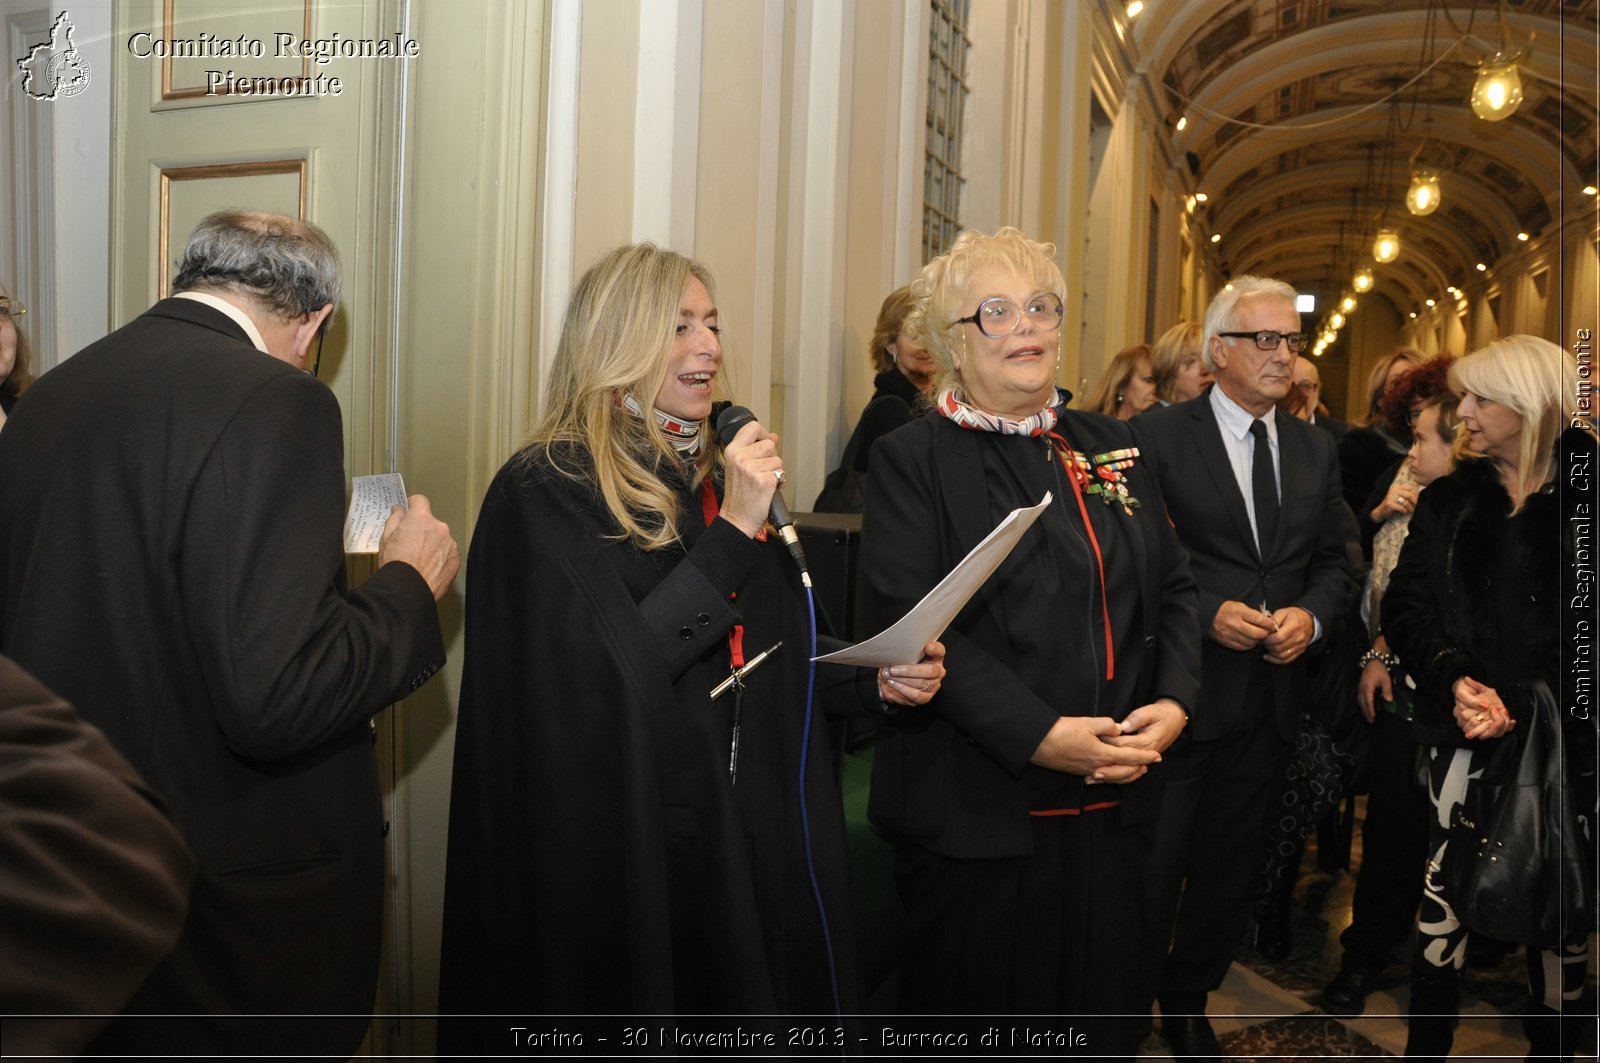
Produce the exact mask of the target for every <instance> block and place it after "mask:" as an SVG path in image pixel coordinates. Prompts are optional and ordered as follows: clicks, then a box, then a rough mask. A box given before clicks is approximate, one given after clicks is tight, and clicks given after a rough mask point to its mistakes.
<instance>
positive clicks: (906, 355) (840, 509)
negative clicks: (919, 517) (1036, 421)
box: [811, 287, 934, 513]
mask: <svg viewBox="0 0 1600 1063" xmlns="http://www.w3.org/2000/svg"><path fill="white" fill-rule="evenodd" d="M910 306H911V289H910V288H909V287H907V288H897V289H895V290H894V291H893V292H890V293H889V297H888V298H886V299H885V300H884V301H883V307H882V308H881V309H880V310H879V311H878V323H877V325H876V326H875V327H874V328H873V330H872V342H871V344H870V345H869V346H868V348H867V354H868V357H870V358H871V359H872V368H873V370H874V371H876V373H877V376H875V377H873V380H872V387H873V392H872V399H871V401H870V402H868V403H867V408H866V409H865V410H864V411H862V414H861V420H859V421H857V422H856V428H855V431H854V432H852V433H851V434H850V441H849V442H848V443H846V444H845V447H844V454H843V456H842V457H841V458H840V460H839V467H838V468H837V469H835V470H833V472H831V473H829V474H828V478H827V481H826V482H825V483H824V484H823V487H822V493H821V494H819V495H818V496H817V500H816V502H815V503H813V504H812V506H811V508H812V510H813V511H814V512H817V513H860V512H861V509H862V507H863V505H864V504H865V501H866V482H867V459H868V457H869V456H870V455H871V453H872V444H873V443H875V442H877V440H878V439H879V437H881V436H886V435H888V434H889V433H890V432H893V431H894V430H895V429H896V428H899V427H900V426H901V425H903V424H905V423H906V422H907V421H909V420H911V418H912V417H913V416H915V415H917V414H919V413H922V412H923V411H925V410H926V409H927V408H928V399H927V391H928V388H929V386H930V383H931V381H932V379H933V370H934V364H933V358H932V357H931V356H930V355H929V354H928V352H927V351H926V350H924V349H923V348H921V347H919V346H918V345H917V343H916V341H914V340H912V339H911V338H910V337H908V336H907V335H906V334H905V333H904V332H903V331H902V330H901V327H900V326H901V324H902V322H903V321H904V320H905V316H906V311H907V310H908V309H909V308H910Z"/></svg>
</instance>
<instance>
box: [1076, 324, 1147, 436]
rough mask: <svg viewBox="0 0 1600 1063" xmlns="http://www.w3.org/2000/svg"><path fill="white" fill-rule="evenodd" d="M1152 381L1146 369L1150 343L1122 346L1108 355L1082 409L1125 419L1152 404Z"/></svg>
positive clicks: (1141, 411) (1132, 416)
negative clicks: (1098, 380) (1113, 353)
mask: <svg viewBox="0 0 1600 1063" xmlns="http://www.w3.org/2000/svg"><path fill="white" fill-rule="evenodd" d="M1156 401H1157V396H1156V381H1155V377H1154V376H1153V375H1152V373H1151V369H1150V345H1149V344H1148V343H1137V344H1134V345H1133V346H1132V347H1124V348H1123V349H1122V350H1120V351H1118V352H1117V353H1116V356H1115V357H1114V358H1112V359H1111V364H1110V365H1108V366H1106V371H1105V372H1104V373H1102V374H1101V376H1100V382H1099V383H1098V384H1096V385H1095V387H1094V391H1092V392H1091V393H1090V394H1089V398H1088V401H1087V402H1086V403H1085V404H1084V409H1086V410H1090V411H1092V412H1094V413H1103V414H1105V415H1106V416H1107V417H1115V418H1116V419H1117V420H1119V421H1127V420H1131V419H1132V418H1134V417H1136V416H1138V415H1139V414H1141V413H1143V412H1144V411H1146V410H1148V409H1150V408H1151V407H1152V406H1154V405H1155V404H1156Z"/></svg>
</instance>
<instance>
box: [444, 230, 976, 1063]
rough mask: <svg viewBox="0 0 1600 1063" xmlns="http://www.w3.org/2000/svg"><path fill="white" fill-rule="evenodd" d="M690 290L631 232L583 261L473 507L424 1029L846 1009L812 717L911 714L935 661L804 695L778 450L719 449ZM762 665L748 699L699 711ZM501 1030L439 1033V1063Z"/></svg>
mask: <svg viewBox="0 0 1600 1063" xmlns="http://www.w3.org/2000/svg"><path fill="white" fill-rule="evenodd" d="M712 290H713V286H712V281H711V275H710V274H709V273H708V272H707V271H706V270H705V268H704V267H703V266H701V265H699V264H698V263H695V262H692V261H690V260H689V259H687V258H685V257H683V256H682V255H679V254H676V253H674V252H672V251H667V250H663V249H660V248H657V247H655V246H653V245H651V244H637V245H633V246H628V247H622V248H618V249H616V250H614V251H612V252H610V253H609V254H607V255H605V256H604V257H603V258H602V259H601V260H600V261H599V262H597V263H596V264H595V265H594V266H592V267H591V268H590V269H589V270H588V271H587V272H586V273H585V274H584V275H583V277H582V279H580V280H579V282H578V285H577V288H576V289H575V290H574V292H573V295H572V301H571V303H570V304H569V306H568V308H567V313H566V318H565V320H564V322H563V325H562V332H561V342H560V346H559V347H558V349H557V352H556V358H555V362H554V364H553V366H552V369H551V382H550V390H549V395H548V397H547V400H546V410H547V412H546V414H545V416H544V419H543V420H542V422H541V423H540V424H539V426H538V428H537V429H536V430H535V432H534V435H533V440H532V442H530V443H529V444H528V446H526V447H525V448H524V449H523V450H521V451H520V452H518V453H517V454H516V455H515V456H513V457H512V458H511V460H510V461H508V462H507V463H506V465H505V466H504V467H503V468H502V469H501V470H500V473H499V475H498V476H496V477H495V480H494V482H493V483H492V484H491V485H490V488H489V491H488V495H487V497H486V498H485V499H484V503H483V510H482V512H481V514H480V516H479V520H478V526H477V530H476V531H475V533H474V535H473V540H472V549H471V552H470V556H469V559H468V566H467V570H468V589H467V658H466V670H465V675H464V677H463V682H462V690H461V710H460V718H459V722H458V725H457V733H456V754H455V774H454V783H453V786H452V788H451V806H450V842H449V854H448V860H447V874H446V881H445V911H444V941H443V956H442V961H441V973H440V1004H439V1007H440V1011H441V1013H443V1014H447V1015H449V1014H461V1013H480V1014H481V1013H486V1012H500V1013H508V1014H515V1015H530V1014H539V1013H609V1014H617V1015H647V1014H657V1015H661V1014H686V1013H716V1014H736V1015H748V1014H763V1013H765V1014H783V1013H791V1014H814V1015H832V1014H835V1013H836V1012H838V1011H839V1010H840V1009H843V1011H844V1012H845V1013H849V1012H852V1011H855V1010H858V1009H859V1004H860V1001H859V999H858V994H857V990H856V985H855V977H854V960H853V953H852V946H851V930H850V918H849V893H848V886H847V873H848V869H847V860H846V854H845V845H844V822H843V815H842V811H841V804H840V794H839V788H838V784H837V781H836V775H835V770H834V757H833V751H832V750H831V749H830V748H829V740H828V729H827V727H826V725H825V721H824V719H823V718H822V712H823V709H824V707H826V708H828V709H830V710H832V709H835V708H837V709H840V710H853V711H857V712H860V711H867V712H881V711H883V709H884V705H885V704H887V705H888V706H890V707H898V706H912V705H920V704H923V703H925V702H926V701H927V700H928V699H929V698H930V697H932V696H933V694H934V693H935V692H937V691H938V689H939V686H940V680H941V677H942V676H943V673H944V667H943V664H942V663H941V662H942V658H943V656H944V649H943V647H942V646H941V645H940V644H939V643H937V642H935V643H930V644H929V645H928V646H927V647H925V648H924V653H925V657H924V659H923V660H922V661H920V662H918V663H912V664H908V665H905V666H901V667H895V668H893V669H883V670H880V671H873V670H870V669H856V668H843V667H838V666H831V667H830V666H818V667H817V668H816V685H817V690H816V697H815V699H814V702H813V703H808V701H807V695H808V693H809V692H810V689H809V688H810V680H809V676H808V658H809V657H810V655H811V653H812V650H811V647H810V633H811V625H810V622H809V620H808V611H807V603H806V598H805V595H804V593H803V591H802V587H801V583H800V579H799V575H798V571H797V569H796V567H795V565H794V564H793V562H792V560H791V558H790V557H789V556H788V555H787V553H786V552H785V550H784V548H783V546H782V544H781V543H779V542H778V541H777V539H776V537H775V536H773V537H769V536H768V535H767V533H766V532H765V531H764V530H763V526H764V524H765V522H766V520H767V514H768V511H769V506H770V503H771V500H772V497H773V494H774V491H775V490H776V488H777V487H778V485H779V484H780V483H781V481H782V475H781V474H782V471H783V462H782V459H781V458H780V457H779V455H778V438H777V437H776V436H774V435H772V434H771V433H769V432H767V431H766V430H765V429H764V428H763V427H762V426H761V425H760V424H758V423H755V422H751V423H749V424H746V425H745V426H744V427H743V428H742V429H740V430H739V431H738V433H737V434H736V435H735V436H734V437H733V439H732V440H731V441H728V442H726V444H725V445H724V446H718V445H717V443H716V441H715V440H714V439H713V438H712V437H711V433H712V428H711V423H712V422H711V417H712V395H713V393H714V391H715V388H716V380H717V376H718V374H719V371H720V369H721V366H722V344H721V339H720V333H721V331H722V330H721V326H720V324H719V315H718V310H717V307H716V304H715V302H714V301H713V296H712ZM763 653H767V654H769V655H768V656H767V657H766V658H765V660H764V661H762V663H761V664H760V665H759V666H758V667H751V668H750V670H749V671H748V672H747V674H745V676H744V680H743V686H742V688H737V687H735V688H732V689H729V690H727V691H726V692H725V693H722V694H721V695H719V696H714V695H713V688H715V687H718V686H719V685H721V684H723V683H724V681H725V680H727V679H728V678H729V676H730V672H731V671H732V669H733V668H735V667H737V666H739V665H741V664H746V663H747V662H748V663H749V664H751V665H753V664H754V662H755V661H756V659H757V657H758V655H761V654H763ZM813 704H814V705H815V710H814V711H813V707H812V705H813ZM813 869H814V874H815V885H814V886H813V881H812V870H813ZM819 898H820V902H821V907H820V910H819V903H818V899H819ZM504 1035H505V1028H504V1026H503V1024H496V1023H478V1022H473V1021H470V1020H463V1021H457V1022H447V1023H445V1024H444V1025H443V1027H442V1029H441V1038H440V1049H441V1051H442V1052H457V1051H459V1052H468V1051H475V1050H479V1049H482V1048H483V1047H484V1046H488V1047H490V1048H496V1049H497V1046H501V1045H502V1044H503V1038H504Z"/></svg>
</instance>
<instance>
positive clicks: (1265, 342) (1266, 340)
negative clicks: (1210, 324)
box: [1217, 329, 1311, 354]
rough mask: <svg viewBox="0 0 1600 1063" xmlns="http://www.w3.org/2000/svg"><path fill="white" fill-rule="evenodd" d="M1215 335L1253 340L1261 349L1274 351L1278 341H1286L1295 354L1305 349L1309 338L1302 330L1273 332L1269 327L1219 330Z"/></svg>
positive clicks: (1232, 338) (1231, 338)
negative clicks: (1255, 330)
mask: <svg viewBox="0 0 1600 1063" xmlns="http://www.w3.org/2000/svg"><path fill="white" fill-rule="evenodd" d="M1217 335H1218V336H1226V337H1227V338H1228V339H1230V340H1255V341H1256V346H1257V347H1259V348H1260V349H1261V350H1263V351H1275V350H1277V349H1278V344H1279V343H1287V344H1288V345H1289V350H1291V351H1293V352H1294V353H1295V354H1299V353H1300V352H1301V351H1303V350H1305V349H1306V343H1307V341H1308V340H1310V338H1311V337H1310V336H1309V335H1307V334H1306V333H1304V332H1273V331H1272V330H1271V329H1262V330H1261V331H1260V332H1219V333H1217Z"/></svg>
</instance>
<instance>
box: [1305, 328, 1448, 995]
mask: <svg viewBox="0 0 1600 1063" xmlns="http://www.w3.org/2000/svg"><path fill="white" fill-rule="evenodd" d="M1454 361H1455V359H1454V358H1452V357H1451V356H1450V355H1447V354H1446V355H1441V356H1439V357H1438V358H1433V359H1430V360H1429V361H1427V362H1425V363H1423V364H1422V365H1421V366H1419V367H1417V368H1416V369H1413V370H1411V371H1410V372H1408V373H1405V374H1403V375H1402V376H1401V377H1400V378H1399V379H1398V380H1397V381H1396V383H1395V386H1394V387H1393V388H1392V389H1391V390H1389V391H1388V392H1386V394H1385V396H1384V399H1383V403H1382V410H1381V412H1382V415H1383V418H1384V421H1385V422H1386V424H1387V426H1388V428H1389V430H1390V432H1391V433H1392V434H1394V435H1400V434H1402V433H1403V432H1406V431H1410V432H1411V435H1412V441H1411V450H1410V451H1409V452H1408V454H1407V456H1406V457H1405V458H1404V459H1402V460H1401V461H1400V462H1397V463H1396V465H1395V467H1394V468H1392V469H1390V470H1389V471H1388V472H1387V473H1385V474H1384V476H1383V477H1381V478H1380V480H1379V487H1378V489H1377V490H1379V491H1381V492H1382V493H1383V494H1382V497H1381V498H1376V494H1375V496H1374V497H1375V498H1376V501H1374V500H1373V499H1369V501H1370V502H1373V504H1372V505H1371V506H1370V507H1366V508H1365V509H1364V516H1365V517H1366V518H1367V519H1369V520H1370V521H1371V522H1372V523H1373V524H1374V525H1376V526H1377V529H1378V530H1377V534H1376V536H1375V537H1374V538H1373V541H1372V565H1371V567H1370V568H1369V569H1368V571H1367V581H1366V588H1365V590H1364V592H1363V594H1362V600H1361V619H1362V620H1363V622H1364V628H1365V636H1366V640H1367V649H1366V652H1364V653H1363V654H1362V655H1361V660H1360V668H1361V673H1360V679H1359V681H1358V685H1357V700H1358V703H1359V705H1360V708H1361V715H1362V718H1363V719H1365V720H1366V721H1367V723H1368V724H1369V725H1370V731H1369V735H1370V741H1369V742H1368V750H1369V752H1368V769H1367V780H1368V787H1369V790H1368V796H1367V806H1366V818H1365V820H1364V821H1363V823H1362V827H1361V840H1362V846H1361V854H1362V855H1361V871H1360V875H1359V877H1358V878H1357V880H1356V889H1355V896H1354V899H1353V900H1352V901H1351V904H1350V925H1349V926H1348V927H1346V928H1345V930H1344V932H1343V933H1342V934H1340V935H1339V943H1340V945H1341V946H1342V947H1343V949H1344V955H1343V958H1342V960H1341V961H1340V964H1339V973H1338V974H1337V975H1336V976H1335V977H1334V979H1333V981H1332V982H1330V983H1329V985H1328V987H1327V989H1325V990H1324V991H1323V1001H1324V1006H1325V1007H1326V1008H1327V1009H1328V1010H1329V1011H1330V1012H1332V1013H1334V1014H1336V1015H1359V1014H1361V1012H1362V1010H1363V1009H1364V1007H1365V1004H1366V998H1367V995H1368V994H1369V993H1371V992H1372V990H1373V989H1374V988H1375V987H1376V984H1377V982H1378V979H1379V978H1380V976H1381V975H1382V973H1383V969H1384V967H1385V966H1387V964H1388V963H1389V959H1390V955H1391V953H1392V951H1393V950H1394V949H1395V948H1396V947H1397V946H1398V945H1399V944H1400V943H1401V942H1403V941H1404V940H1406V938H1407V936H1408V935H1409V934H1410V932H1411V928H1412V926H1413V924H1414V923H1415V922H1416V915H1417V902H1418V901H1420V900H1421V898H1422V875H1421V873H1420V869H1421V868H1422V865H1423V863H1424V862H1425V861H1426V859H1427V843H1428V802H1427V798H1426V797H1424V796H1423V794H1422V792H1421V791H1420V790H1419V789H1418V788H1417V785H1416V769H1415V763H1416V757H1415V752H1416V746H1415V744H1414V743H1413V741H1412V738H1411V717H1412V702H1413V699H1414V697H1415V694H1414V692H1413V691H1412V690H1411V689H1410V687H1409V686H1408V685H1407V677H1406V674H1405V671H1404V662H1402V661H1401V660H1400V659H1399V658H1398V657H1396V656H1395V655H1394V653H1393V652H1392V651H1391V650H1390V648H1389V642H1388V640H1387V639H1385V638H1384V637H1383V633H1382V631H1381V630H1380V623H1381V617H1382V613H1381V604H1382V601H1383V596H1384V592H1385V591H1386V590H1387V589H1388V586H1389V576H1390V573H1391V572H1392V571H1393V570H1394V566H1395V562H1396V561H1397V560H1398V559H1399V557H1400V546H1401V544H1402V543H1404V542H1405V539H1406V533H1407V531H1408V530H1409V528H1410V523H1411V514H1412V513H1413V512H1414V511H1415V509H1416V504H1417V500H1418V498H1419V497H1420V496H1421V493H1422V491H1423V489H1425V488H1426V487H1427V486H1428V485H1429V484H1431V483H1433V482H1434V481H1435V480H1437V479H1439V478H1440V477H1441V476H1445V475H1447V474H1448V473H1449V472H1450V470H1451V469H1452V468H1453V467H1454V465H1455V458H1454V453H1453V449H1454V444H1455V437H1456V425H1457V424H1458V423H1459V422H1458V421H1457V418H1456V397H1455V395H1454V394H1453V393H1452V392H1451V391H1450V385H1449V372H1450V365H1451V363H1452V362H1454Z"/></svg>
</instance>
